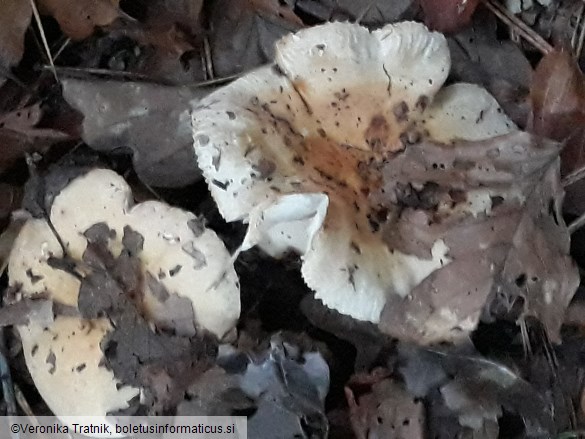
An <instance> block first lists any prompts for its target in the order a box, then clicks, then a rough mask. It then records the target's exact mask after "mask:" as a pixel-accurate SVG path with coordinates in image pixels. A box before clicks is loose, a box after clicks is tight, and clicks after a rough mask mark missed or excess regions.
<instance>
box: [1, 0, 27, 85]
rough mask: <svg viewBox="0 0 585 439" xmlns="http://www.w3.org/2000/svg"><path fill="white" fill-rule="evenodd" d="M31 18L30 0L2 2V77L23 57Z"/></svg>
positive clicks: (5, 0)
mask: <svg viewBox="0 0 585 439" xmlns="http://www.w3.org/2000/svg"><path fill="white" fill-rule="evenodd" d="M30 18H31V7H30V3H29V2H28V1H23V0H4V1H3V2H2V4H0V78H1V77H3V76H4V77H5V76H6V75H7V73H9V72H10V68H11V67H12V66H14V65H16V64H18V62H19V61H20V59H21V58H22V55H23V53H24V35H25V32H26V30H27V28H28V26H29V24H30ZM0 85H2V80H1V79H0Z"/></svg>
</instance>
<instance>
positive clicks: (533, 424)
mask: <svg viewBox="0 0 585 439" xmlns="http://www.w3.org/2000/svg"><path fill="white" fill-rule="evenodd" d="M400 355H401V357H402V360H401V361H402V362H403V366H402V367H401V368H400V373H401V375H402V376H403V377H404V380H405V382H406V385H407V388H408V390H409V391H410V392H411V393H413V394H418V395H419V396H421V397H422V396H432V394H433V392H434V391H436V390H437V389H438V390H439V391H440V394H441V397H442V400H443V402H444V404H445V405H446V407H447V408H448V409H449V410H450V411H451V412H452V413H455V415H456V416H457V417H458V419H459V423H460V425H461V426H463V427H466V428H469V429H471V430H473V431H475V432H479V433H481V434H480V436H477V435H474V437H497V433H496V434H495V436H492V433H493V432H494V428H495V427H497V419H498V418H499V417H500V416H501V414H502V409H505V410H507V411H509V412H511V413H515V414H517V415H519V416H521V417H522V419H523V421H524V425H525V430H526V434H527V436H528V437H540V436H543V437H544V436H546V435H550V434H554V432H555V423H554V419H553V413H554V410H553V404H552V402H551V401H550V400H549V396H548V395H546V394H544V393H539V392H538V391H537V390H536V389H535V388H534V387H533V386H532V385H531V384H530V383H528V382H527V381H526V380H524V379H523V378H522V377H521V376H520V375H518V374H517V373H516V372H515V371H513V370H512V369H510V368H509V367H507V366H506V365H504V364H501V363H498V362H495V361H492V360H489V359H486V358H483V357H480V356H477V355H476V354H469V355H468V354H459V353H447V352H441V351H436V350H427V349H421V348H418V347H412V346H402V348H401V354H400ZM421 372H422V374H421ZM421 375H422V376H423V378H422V379H421ZM421 380H422V381H424V383H423V384H422V385H421V383H420V381H421ZM496 431H497V429H496Z"/></svg>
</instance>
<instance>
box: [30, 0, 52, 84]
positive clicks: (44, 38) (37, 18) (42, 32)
mask: <svg viewBox="0 0 585 439" xmlns="http://www.w3.org/2000/svg"><path fill="white" fill-rule="evenodd" d="M30 5H31V7H32V10H33V15H34V17H35V22H36V23H37V27H38V28H39V33H40V35H41V40H42V41H43V47H44V48H45V52H46V53H47V58H48V59H49V64H51V70H52V72H53V76H54V77H55V80H56V81H57V82H59V77H58V76H57V70H56V69H55V63H54V62H53V57H52V56H51V49H49V43H48V42H47V36H46V35H45V29H44V28H43V23H42V22H41V16H40V15H39V11H38V9H37V5H36V3H35V0H30Z"/></svg>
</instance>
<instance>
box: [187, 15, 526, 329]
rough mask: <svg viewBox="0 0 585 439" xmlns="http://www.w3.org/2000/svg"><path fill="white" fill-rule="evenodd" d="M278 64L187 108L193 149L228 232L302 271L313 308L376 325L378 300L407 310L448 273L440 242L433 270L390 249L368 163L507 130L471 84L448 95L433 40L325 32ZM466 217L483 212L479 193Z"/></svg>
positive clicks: (433, 36) (485, 202)
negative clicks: (298, 261) (423, 143)
mask: <svg viewBox="0 0 585 439" xmlns="http://www.w3.org/2000/svg"><path fill="white" fill-rule="evenodd" d="M275 54H276V55H275V64H274V65H272V66H267V67H263V68H260V69H258V70H256V71H254V72H252V73H250V74H248V75H246V76H244V77H242V78H240V79H238V80H237V81H235V82H233V83H231V84H230V85H228V86H226V87H224V88H222V89H220V90H218V91H216V92H214V93H212V94H210V95H209V96H207V97H206V98H204V99H203V100H201V101H200V102H197V103H195V104H194V110H193V115H192V119H193V130H194V147H195V151H196V154H197V157H198V163H199V166H200V168H201V169H202V171H203V175H204V176H205V178H206V181H207V182H208V184H209V188H210V190H211V194H212V195H213V198H214V199H215V201H216V203H217V205H218V207H219V210H220V212H221V213H222V215H223V217H224V218H225V219H226V220H227V221H237V220H241V221H244V222H247V223H249V230H248V233H247V236H246V238H245V239H244V243H243V246H242V249H244V250H245V249H247V248H250V247H252V246H254V245H258V246H260V247H261V248H262V249H263V250H264V251H266V252H267V253H269V254H271V255H273V256H280V255H282V254H283V253H284V252H286V251H288V250H294V251H296V252H298V253H299V254H300V255H301V257H302V262H303V264H302V275H303V277H304V280H305V282H306V283H307V285H308V286H309V287H310V288H311V289H312V290H314V292H315V297H317V298H318V299H320V300H322V302H323V303H324V304H325V305H326V306H328V307H330V308H333V309H336V310H337V311H339V312H341V313H343V314H346V315H349V316H352V317H354V318H356V319H359V320H365V321H370V322H374V323H377V322H379V320H380V314H381V312H382V309H383V307H384V305H385V303H386V301H387V297H389V295H392V294H398V295H400V296H402V297H405V296H407V295H408V294H409V292H410V291H411V290H412V289H413V288H414V287H415V286H416V285H418V284H419V283H420V282H421V281H422V280H423V279H424V278H426V277H427V276H428V275H429V274H431V273H432V272H434V271H435V270H437V269H438V268H440V267H441V266H443V265H444V264H447V263H448V262H449V260H450V259H449V256H448V252H449V249H448V248H447V246H446V245H445V244H444V242H443V241H442V240H441V239H437V240H436V242H435V243H434V245H433V247H432V251H431V255H430V257H429V258H421V257H417V256H414V255H410V254H405V253H402V252H400V251H397V250H393V249H390V248H388V246H387V245H386V244H385V243H384V242H383V240H382V239H381V236H380V231H379V230H378V224H379V219H378V218H377V217H376V216H377V215H382V214H383V212H376V211H375V210H373V209H372V208H371V205H370V201H369V194H371V193H372V192H374V191H376V190H378V189H379V188H380V181H379V180H380V175H379V173H378V174H377V173H376V172H375V165H376V164H377V163H384V161H385V160H388V159H391V157H392V156H393V155H394V154H399V153H400V152H401V151H403V150H404V148H405V147H407V145H408V144H412V143H417V142H419V141H420V140H422V139H426V140H430V141H435V142H441V143H446V144H449V143H451V142H453V141H456V140H481V139H487V138H491V137H493V136H497V135H503V134H507V133H510V132H512V131H514V130H516V127H515V126H514V124H513V122H512V121H511V120H510V119H509V118H508V117H507V116H506V115H504V114H503V112H502V111H501V109H500V108H499V106H498V104H497V102H496V101H495V99H494V98H493V97H492V96H491V95H489V94H488V93H487V91H485V90H484V89H482V88H480V87H478V86H476V85H472V84H454V85H451V86H448V87H444V88H442V86H443V83H444V81H445V80H446V78H447V75H448V72H449V69H450V55H449V49H448V46H447V42H446V40H445V38H444V36H443V35H441V34H439V33H435V32H430V31H429V30H427V28H425V27H424V26H423V25H422V24H418V23H414V22H402V23H397V24H391V25H387V26H385V27H384V28H382V29H379V30H376V31H373V32H370V31H369V30H368V29H366V28H364V27H361V26H359V25H356V24H350V23H329V24H325V25H321V26H316V27H312V28H308V29H304V30H301V31H299V32H297V33H295V34H291V35H288V36H286V37H284V38H283V39H281V40H280V41H279V42H277V44H276V50H275ZM474 196H475V197H476V198H477V199H476V200H474V201H473V202H470V203H469V204H470V205H469V207H468V210H469V214H470V215H471V214H473V215H477V214H481V212H483V211H485V210H487V209H489V204H490V199H489V194H487V195H486V196H483V195H482V194H481V193H480V192H478V193H476V194H475V195H474Z"/></svg>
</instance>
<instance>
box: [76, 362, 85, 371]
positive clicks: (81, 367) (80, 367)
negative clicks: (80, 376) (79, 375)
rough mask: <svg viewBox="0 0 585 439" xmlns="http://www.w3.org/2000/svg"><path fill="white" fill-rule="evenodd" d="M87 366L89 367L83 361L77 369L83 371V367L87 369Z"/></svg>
mask: <svg viewBox="0 0 585 439" xmlns="http://www.w3.org/2000/svg"><path fill="white" fill-rule="evenodd" d="M86 367H87V365H86V364H85V363H81V364H79V365H78V366H77V367H76V368H75V370H76V371H77V372H81V371H82V370H83V369H85V368H86Z"/></svg>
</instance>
